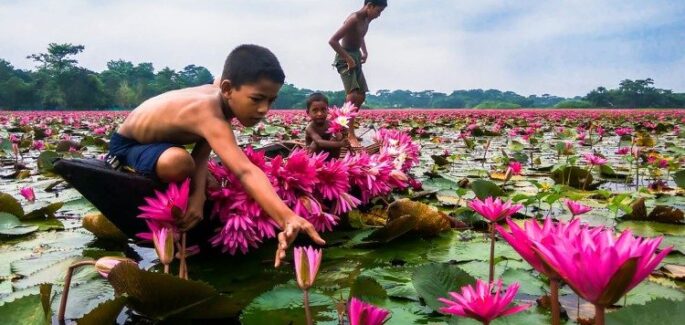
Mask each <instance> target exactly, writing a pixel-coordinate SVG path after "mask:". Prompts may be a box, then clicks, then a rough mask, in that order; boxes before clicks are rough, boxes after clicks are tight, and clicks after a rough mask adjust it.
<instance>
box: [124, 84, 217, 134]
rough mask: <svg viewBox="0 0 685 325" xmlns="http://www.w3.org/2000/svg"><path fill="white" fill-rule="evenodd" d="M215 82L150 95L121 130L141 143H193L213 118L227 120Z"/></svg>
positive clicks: (127, 119) (132, 113) (129, 116)
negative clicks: (203, 126)
mask: <svg viewBox="0 0 685 325" xmlns="http://www.w3.org/2000/svg"><path fill="white" fill-rule="evenodd" d="M219 94H220V90H219V88H218V87H217V86H215V85H204V86H199V87H193V88H185V89H180V90H175V91H171V92H168V93H164V94H161V95H159V96H156V97H153V98H150V99H148V100H146V101H145V102H143V103H142V104H140V105H139V106H138V107H137V108H136V109H134V110H133V111H132V112H131V113H130V114H129V115H128V117H127V118H126V120H125V121H124V123H122V124H121V126H120V127H119V129H118V131H117V132H118V133H119V134H121V135H122V136H124V137H127V138H130V139H133V140H135V141H138V142H140V143H153V142H171V143H175V144H191V143H196V142H198V141H200V140H202V137H201V136H200V135H199V133H200V132H199V131H200V130H201V129H202V124H203V123H204V122H207V120H208V119H211V118H220V119H224V120H225V119H226V117H225V116H224V113H223V111H222V107H221V102H220V100H219V96H220V95H219Z"/></svg>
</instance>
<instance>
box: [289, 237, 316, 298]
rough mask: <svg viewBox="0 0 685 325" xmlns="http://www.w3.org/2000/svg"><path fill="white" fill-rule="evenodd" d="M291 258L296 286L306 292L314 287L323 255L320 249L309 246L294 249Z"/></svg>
mask: <svg viewBox="0 0 685 325" xmlns="http://www.w3.org/2000/svg"><path fill="white" fill-rule="evenodd" d="M293 257H294V263H295V277H297V286H298V287H300V289H302V290H308V289H309V288H311V287H312V285H314V280H316V275H317V273H319V266H320V265H321V258H322V257H323V254H322V253H321V250H320V249H314V248H313V247H311V246H308V247H295V251H294V254H293Z"/></svg>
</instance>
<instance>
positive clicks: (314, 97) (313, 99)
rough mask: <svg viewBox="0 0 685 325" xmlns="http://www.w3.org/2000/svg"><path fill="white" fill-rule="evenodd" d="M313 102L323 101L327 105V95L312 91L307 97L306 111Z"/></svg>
mask: <svg viewBox="0 0 685 325" xmlns="http://www.w3.org/2000/svg"><path fill="white" fill-rule="evenodd" d="M314 102H324V103H326V106H328V97H326V95H324V94H322V93H312V94H311V95H309V97H307V112H309V108H310V107H311V106H312V103H314Z"/></svg>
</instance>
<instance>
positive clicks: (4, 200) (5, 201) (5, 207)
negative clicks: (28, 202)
mask: <svg viewBox="0 0 685 325" xmlns="http://www.w3.org/2000/svg"><path fill="white" fill-rule="evenodd" d="M0 212H7V213H9V214H12V215H14V216H15V217H18V218H21V217H23V216H24V208H22V207H21V204H20V203H19V201H17V199H15V198H14V197H13V196H11V195H9V194H6V193H0Z"/></svg>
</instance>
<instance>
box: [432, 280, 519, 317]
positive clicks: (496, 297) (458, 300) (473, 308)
mask: <svg viewBox="0 0 685 325" xmlns="http://www.w3.org/2000/svg"><path fill="white" fill-rule="evenodd" d="M519 286H520V285H519V283H518V282H514V283H512V284H511V285H509V287H508V288H507V290H506V292H505V293H504V294H503V295H502V294H501V292H502V279H499V280H497V281H496V282H493V283H485V282H484V281H482V280H480V279H478V280H476V285H475V287H474V286H472V285H467V286H464V287H462V288H461V293H457V292H449V295H450V297H451V298H452V300H450V299H446V298H438V300H439V301H440V302H442V303H444V304H445V307H443V308H440V312H442V313H445V314H450V315H455V316H461V317H468V318H473V319H476V320H479V321H481V322H482V323H483V324H486V325H487V324H490V322H491V321H493V320H494V319H496V318H499V317H503V316H508V315H513V314H516V313H519V312H521V311H524V310H526V309H528V308H529V307H530V305H519V306H510V304H511V302H512V301H514V297H515V296H516V293H517V292H518V290H519ZM493 291H494V293H493Z"/></svg>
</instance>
